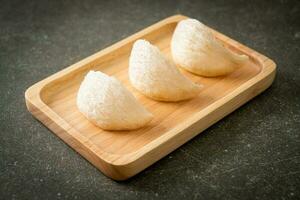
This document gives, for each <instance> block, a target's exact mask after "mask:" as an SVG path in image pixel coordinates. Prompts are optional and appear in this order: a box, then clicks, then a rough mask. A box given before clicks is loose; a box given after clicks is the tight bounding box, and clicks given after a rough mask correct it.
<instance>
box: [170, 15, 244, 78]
mask: <svg viewBox="0 0 300 200" xmlns="http://www.w3.org/2000/svg"><path fill="white" fill-rule="evenodd" d="M171 50H172V56H173V59H174V62H175V63H176V64H177V65H179V66H181V67H182V68H184V69H186V70H188V71H190V72H192V73H194V74H197V75H201V76H207V77H214V76H220V75H225V74H228V73H231V72H232V71H234V70H235V69H237V68H238V67H240V66H241V65H243V64H244V63H245V62H246V61H247V60H248V59H249V57H248V56H247V55H239V54H236V53H234V52H232V51H231V50H229V49H227V48H225V47H224V46H223V45H222V44H221V43H220V42H219V41H217V39H216V38H215V37H214V35H213V34H212V32H211V30H210V29H209V28H208V27H206V26H205V25H204V24H202V23H201V22H199V21H198V20H195V19H186V20H182V21H180V22H179V23H178V25H177V27H176V29H175V31H174V34H173V37H172V41H171Z"/></svg>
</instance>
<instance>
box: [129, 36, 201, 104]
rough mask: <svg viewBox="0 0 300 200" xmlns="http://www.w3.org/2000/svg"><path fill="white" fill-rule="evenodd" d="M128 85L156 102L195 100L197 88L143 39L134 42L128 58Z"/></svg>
mask: <svg viewBox="0 0 300 200" xmlns="http://www.w3.org/2000/svg"><path fill="white" fill-rule="evenodd" d="M129 78H130V82H131V84H132V85H133V86H134V87H135V88H136V89H137V90H138V91H139V92H141V93H142V94H144V95H145V96H147V97H150V98H152V99H154V100H159V101H181V100H186V99H190V98H193V97H195V96H196V95H197V94H198V93H199V90H200V88H201V87H200V85H197V84H195V83H193V82H192V81H191V80H189V79H188V78H186V77H185V76H184V75H182V74H181V73H180V71H179V70H178V69H177V67H176V66H175V65H174V64H173V63H172V62H170V61H168V60H167V59H166V58H165V57H164V55H163V54H162V53H161V52H160V50H159V49H158V48H157V47H156V46H154V45H152V44H150V43H149V42H148V41H146V40H137V41H136V42H135V43H134V45H133V48H132V51H131V55H130V58H129Z"/></svg>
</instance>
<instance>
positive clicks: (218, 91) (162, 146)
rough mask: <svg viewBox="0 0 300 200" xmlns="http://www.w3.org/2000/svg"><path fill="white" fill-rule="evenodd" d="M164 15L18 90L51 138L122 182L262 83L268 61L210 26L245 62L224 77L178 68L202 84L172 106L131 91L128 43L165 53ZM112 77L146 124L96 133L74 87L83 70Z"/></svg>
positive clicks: (172, 22) (269, 74)
mask: <svg viewBox="0 0 300 200" xmlns="http://www.w3.org/2000/svg"><path fill="white" fill-rule="evenodd" d="M185 18H186V17H185V16H181V15H176V16H172V17H169V18H167V19H164V20H162V21H160V22H158V23H156V24H154V25H152V26H150V27H148V28H146V29H144V30H142V31H140V32H138V33H136V34H134V35H132V36H130V37H128V38H126V39H124V40H122V41H120V42H118V43H116V44H114V45H112V46H110V47H108V48H106V49H104V50H102V51H100V52H98V53H96V54H94V55H92V56H90V57H88V58H86V59H84V60H82V61H80V62H78V63H76V64H74V65H72V66H70V67H68V68H66V69H64V70H62V71H60V72H58V73H56V74H54V75H52V76H50V77H48V78H46V79H44V80H42V81H40V82H38V83H36V84H34V85H33V86H31V87H30V88H29V89H28V90H27V91H26V93H25V98H26V105H27V108H28V110H29V111H30V112H31V113H32V114H33V115H34V116H35V117H36V118H37V119H38V120H40V121H41V122H42V123H43V124H45V126H47V127H48V128H49V129H51V130H52V131H53V132H54V133H55V134H56V135H57V136H58V137H60V138H61V139H62V140H64V141H65V142H66V143H67V144H69V145H70V146H71V147H72V148H74V149H75V150H76V151H77V152H79V153H80V154H81V155H82V156H83V157H85V158H86V159H87V160H89V161H90V162H91V163H92V164H93V165H95V166H96V167H97V168H98V169H100V170H101V171H102V172H103V173H104V174H106V175H107V176H109V177H111V178H113V179H116V180H124V179H127V178H129V177H131V176H133V175H135V174H137V173H138V172H140V171H142V170H143V169H145V168H146V167H148V166H149V165H151V164H153V163H154V162H156V161H157V160H159V159H160V158H162V157H164V156H165V155H167V154H168V153H170V152H171V151H173V150H174V149H176V148H177V147H179V146H181V145H182V144H184V143H185V142H187V141H188V140H190V139H191V138H193V137H194V136H196V135H198V134H199V133H200V132H201V131H203V130H204V129H206V128H208V127H209V126H210V125H212V124H213V123H215V122H217V121H218V120H220V119H222V118H223V117H224V116H226V115H228V114H229V113H230V112H232V111H233V110H235V109H236V108H238V107H239V106H241V105H242V104H244V103H245V102H247V101H248V100H250V99H251V98H253V97H254V96H256V95H257V94H259V93H260V92H262V91H263V90H265V89H266V88H267V87H269V86H270V85H271V83H272V81H273V79H274V77H275V63H274V62H273V61H272V60H270V59H268V58H267V57H265V56H263V55H261V54H259V53H257V52H255V51H254V50H252V49H249V48H248V47H245V46H244V45H242V44H240V43H238V42H236V41H234V40H232V39H230V38H228V37H226V36H224V35H222V34H220V33H218V32H216V31H214V34H215V35H216V37H217V38H218V39H219V40H220V41H222V42H223V43H224V45H225V46H227V47H228V48H230V49H232V50H233V51H236V52H239V53H243V54H247V55H249V56H250V58H251V59H250V61H249V62H248V63H247V64H246V65H245V66H244V67H242V68H240V69H238V70H237V71H235V72H233V73H232V74H230V75H228V76H224V77H218V78H204V77H199V76H195V75H192V74H190V73H188V72H186V71H182V72H183V73H184V75H186V76H188V77H189V78H190V79H192V80H193V81H195V82H199V83H201V84H203V85H204V87H203V89H202V91H201V92H200V93H199V96H198V97H196V98H194V99H191V100H189V101H183V102H179V103H164V102H158V101H154V100H151V99H148V98H146V97H145V96H143V95H141V94H140V93H138V92H137V91H136V90H135V89H133V88H132V86H131V85H130V83H129V80H128V73H127V70H128V57H129V54H130V50H131V47H132V44H133V42H134V41H135V40H137V39H139V38H143V39H147V40H149V41H150V42H151V43H152V44H154V45H156V46H158V47H159V48H160V49H161V50H162V52H163V53H164V54H165V55H166V56H168V57H171V55H170V39H171V37H172V33H173V31H174V29H175V27H176V24H177V22H178V21H180V20H182V19H185ZM91 69H93V70H100V71H102V72H104V73H107V74H109V75H113V76H115V77H116V78H118V79H119V80H120V81H121V82H122V83H123V84H124V85H125V86H126V87H127V88H128V89H129V90H130V91H131V92H133V94H134V95H135V96H136V97H137V99H138V100H139V101H140V102H141V103H142V104H143V105H144V106H145V107H146V108H147V109H148V110H149V111H150V112H152V113H153V114H154V119H153V121H152V122H151V123H150V124H149V125H147V126H146V127H144V128H141V129H139V130H135V131H119V132H117V131H115V132H110V131H103V130H101V129H100V128H98V127H96V126H94V125H93V124H91V123H90V122H89V121H88V120H86V119H85V118H84V117H83V115H82V114H81V113H79V111H78V110H77V108H76V105H75V99H76V94H77V90H78V87H79V85H80V83H81V81H82V79H83V77H84V75H85V74H86V73H87V72H88V71H89V70H91Z"/></svg>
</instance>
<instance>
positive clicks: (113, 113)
mask: <svg viewBox="0 0 300 200" xmlns="http://www.w3.org/2000/svg"><path fill="white" fill-rule="evenodd" d="M77 107H78V109H79V111H80V112H81V113H82V114H83V115H85V117H86V118H87V119H89V120H90V121H91V122H92V123H94V124H95V125H97V126H99V127H101V128H102V129H105V130H132V129H137V128H140V127H142V126H144V125H145V124H147V123H148V122H149V121H151V119H152V118H153V116H152V114H151V113H149V112H148V111H147V110H146V109H145V108H144V107H143V106H142V105H141V104H140V103H139V102H138V101H137V100H136V99H135V97H134V96H133V95H132V94H131V93H130V92H129V91H128V90H127V89H126V88H125V87H124V86H123V85H122V84H121V83H120V82H119V81H118V80H117V79H115V78H114V77H110V76H108V75H106V74H104V73H102V72H94V71H90V72H89V73H88V74H87V75H86V76H85V78H84V80H83V82H82V83H81V85H80V88H79V91H78V94H77Z"/></svg>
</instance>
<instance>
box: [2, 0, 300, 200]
mask: <svg viewBox="0 0 300 200" xmlns="http://www.w3.org/2000/svg"><path fill="white" fill-rule="evenodd" d="M178 13H181V14H184V15H187V16H190V17H193V18H196V19H198V20H200V21H202V22H204V23H206V24H207V25H209V26H211V27H213V28H215V29H217V30H219V31H220V32H222V33H224V34H226V35H228V36H230V37H232V38H234V39H236V40H238V41H240V42H242V43H244V44H246V45H248V46H250V47H251V48H253V49H255V50H257V51H259V52H261V53H263V54H265V55H267V56H269V57H270V58H272V59H274V60H275V62H276V63H277V65H278V71H277V77H276V80H275V82H274V84H273V85H272V86H271V88H269V89H268V90H267V91H265V92H264V93H263V94H261V95H259V96H258V97H257V98H255V99H253V100H252V101H250V102H249V103H247V104H246V105H244V106H243V107H241V108H240V109H238V110H237V111H235V112H234V113H232V114H231V115H229V116H228V117H226V118H224V119H223V120H221V121H220V122H218V123H216V124H215V125H213V126H212V127H211V128H209V129H207V130H206V131H204V132H203V133H202V134H200V135H199V136H197V137H196V138H194V139H193V140H192V141H190V142H189V143H187V144H185V145H184V146H182V147H181V148H179V149H178V150H176V151H174V152H173V153H171V154H170V155H169V156H167V157H165V158H164V159H162V160H160V161H159V162H157V163H156V164H154V165H152V166H151V167H149V168H148V169H146V170H145V171H143V172H142V173H140V174H139V175H137V176H135V177H133V178H132V179H130V180H128V181H125V182H115V181H112V180H111V179H109V178H107V177H105V176H104V175H102V173H101V172H100V171H98V170H97V169H96V168H95V167H93V166H92V165H91V164H89V163H88V162H87V161H86V160H85V159H83V158H82V157H81V156H80V155H79V154H77V153H76V152H75V151H73V150H72V149H71V148H70V147H69V146H67V145H66V144H65V143H63V142H62V141H61V140H60V139H59V138H58V137H56V136H55V135H53V134H52V133H51V132H50V131H49V130H48V129H47V128H45V127H44V126H43V125H42V124H40V123H39V122H38V121H36V120H35V119H34V118H33V117H32V116H31V115H30V113H29V112H27V110H26V107H25V102H24V92H25V90H26V88H28V87H29V86H30V85H32V84H33V83H35V82H37V81H39V80H41V79H43V78H45V77H47V76H49V75H51V74H53V73H55V72H57V71H59V70H61V69H63V68H65V67H66V66H69V65H71V64H73V63H75V62H77V61H79V60H81V59H83V58H85V57H86V56H89V55H91V54H93V53H95V52H97V51H99V50H101V49H103V48H104V47H107V46H109V45H111V44H113V43H114V42H117V41H119V40H120V39H122V38H125V37H127V36H129V35H131V34H133V33H135V32H136V31H138V30H141V29H143V28H144V27H147V26H149V25H151V24H153V23H155V22H157V21H159V20H161V19H163V18H165V17H168V16H170V15H174V14H178ZM299 46H300V2H299V1H292V0H291V1H283V0H282V1H259V0H257V1H238V0H233V1H219V0H218V1H212V0H211V1H209V0H203V1H179V0H178V1H176V0H175V1H153V0H152V1H92V0H86V1H79V0H76V1H70V0H67V1H45V0H40V1H21V0H20V1H17V0H13V1H8V0H7V1H3V0H0V138H1V139H0V199H299V198H300V194H299V192H300V190H299V189H300V188H299V185H300V178H299V172H300V149H299V147H300V138H299V133H300V87H299V85H300V59H299V55H300V51H299Z"/></svg>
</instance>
